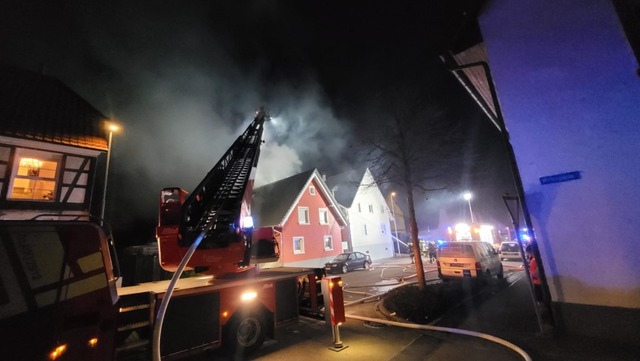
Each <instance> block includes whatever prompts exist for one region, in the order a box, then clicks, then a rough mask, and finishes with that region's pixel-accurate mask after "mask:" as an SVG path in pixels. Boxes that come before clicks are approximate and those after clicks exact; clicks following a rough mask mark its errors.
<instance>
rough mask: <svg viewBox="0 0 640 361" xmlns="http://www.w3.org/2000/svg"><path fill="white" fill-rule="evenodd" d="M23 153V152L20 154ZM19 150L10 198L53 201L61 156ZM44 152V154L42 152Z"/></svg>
mask: <svg viewBox="0 0 640 361" xmlns="http://www.w3.org/2000/svg"><path fill="white" fill-rule="evenodd" d="M20 153H23V154H20ZM26 153H27V152H19V153H18V156H17V157H16V159H17V162H16V164H15V165H14V172H13V179H12V181H11V186H10V193H9V195H8V197H7V198H8V199H26V200H31V201H45V202H53V201H54V200H55V196H56V176H57V171H58V163H59V162H60V156H56V155H51V154H46V153H42V152H38V154H36V153H35V152H33V154H29V155H27V154H26ZM40 153H42V154H40Z"/></svg>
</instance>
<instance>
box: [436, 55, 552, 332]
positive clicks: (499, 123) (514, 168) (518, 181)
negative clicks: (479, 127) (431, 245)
mask: <svg viewBox="0 0 640 361" xmlns="http://www.w3.org/2000/svg"><path fill="white" fill-rule="evenodd" d="M441 59H442V60H443V61H444V62H445V64H446V65H447V66H449V70H450V71H451V72H453V73H454V75H455V76H456V78H458V80H459V81H460V82H461V83H463V85H464V87H465V88H467V90H469V88H468V85H467V84H466V82H464V80H463V79H462V78H461V77H460V76H459V75H458V74H457V72H459V71H462V70H464V69H468V68H473V67H482V69H483V70H484V72H485V75H486V76H487V83H488V84H487V85H488V86H489V91H490V92H491V98H492V99H493V106H494V109H495V117H491V116H490V117H489V118H490V119H491V120H492V122H493V123H494V125H496V127H498V130H499V131H500V134H501V136H502V140H503V142H504V144H505V146H506V147H507V154H508V156H509V166H510V168H511V173H512V175H513V180H514V183H515V187H516V192H517V193H518V198H519V199H520V204H521V206H522V215H523V217H524V221H525V225H526V227H527V232H528V233H529V236H530V237H531V239H532V240H534V242H535V236H534V234H533V232H532V231H531V230H532V229H533V224H532V222H531V214H530V213H529V208H528V207H527V201H526V198H525V194H524V186H523V185H522V178H521V176H520V170H519V169H518V164H517V162H516V156H515V153H514V151H513V147H512V146H511V140H510V138H509V132H508V131H507V128H506V126H505V123H504V118H503V117H502V109H501V108H500V103H499V102H498V95H497V93H496V89H495V85H494V83H493V77H492V76H491V71H490V69H489V64H488V63H487V62H486V61H478V62H474V63H469V64H464V65H455V66H452V64H451V61H447V59H445V57H441ZM470 94H472V96H473V94H474V93H473V92H471V93H470ZM474 99H475V100H476V101H477V102H478V103H479V104H480V102H479V100H478V99H477V98H476V97H475V96H474ZM481 106H482V105H481ZM482 109H483V110H484V111H485V113H487V111H488V109H485V107H482ZM494 119H495V121H494ZM516 232H517V230H516ZM519 240H520V237H518V241H519ZM534 242H532V243H533V244H534V246H533V247H531V248H533V254H534V256H535V258H536V259H537V260H540V259H541V258H540V250H539V249H538V245H537V242H535V243H534ZM521 246H522V245H521ZM538 271H539V274H540V280H542V283H543V285H544V287H543V290H544V292H543V294H544V302H545V303H549V300H550V298H549V289H548V286H547V281H546V276H545V273H544V267H543V266H542V262H538ZM529 284H530V286H531V287H530V288H531V296H532V300H533V306H534V309H535V311H536V318H537V319H538V326H539V327H540V332H541V333H544V329H543V326H542V317H541V315H540V310H539V309H538V307H537V304H536V301H535V297H534V295H533V281H532V280H531V277H529Z"/></svg>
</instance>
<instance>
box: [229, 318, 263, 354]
mask: <svg viewBox="0 0 640 361" xmlns="http://www.w3.org/2000/svg"><path fill="white" fill-rule="evenodd" d="M265 332H266V326H265V323H264V320H263V319H262V317H260V315H259V314H257V313H254V312H249V313H246V314H243V315H240V317H237V318H235V319H234V320H232V321H231V323H230V324H229V325H227V328H226V330H225V333H224V337H225V339H224V346H225V347H227V348H228V349H230V350H232V351H233V352H234V354H236V355H239V356H247V355H250V354H251V353H253V352H255V351H257V350H258V349H259V348H260V346H262V343H263V342H264V339H265Z"/></svg>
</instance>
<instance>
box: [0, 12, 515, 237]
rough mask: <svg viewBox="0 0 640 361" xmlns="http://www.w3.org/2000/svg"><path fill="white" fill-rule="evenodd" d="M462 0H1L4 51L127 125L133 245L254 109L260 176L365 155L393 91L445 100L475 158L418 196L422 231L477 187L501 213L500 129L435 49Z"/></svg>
mask: <svg viewBox="0 0 640 361" xmlns="http://www.w3.org/2000/svg"><path fill="white" fill-rule="evenodd" d="M464 3H466V2H465V1H445V0H442V1H423V2H418V1H394V2H390V1H384V2H383V1H366V2H365V1H361V2H358V1H357V2H350V4H343V2H342V1H299V0H296V1H293V0H291V1H271V0H263V1H188V2H179V1H155V2H152V1H105V2H86V1H79V0H78V1H56V0H52V1H45V0H42V1H23V0H22V1H21V0H8V1H7V0H5V1H3V2H2V4H1V5H0V54H2V55H1V58H0V59H2V63H4V64H8V65H14V66H19V67H22V68H25V69H28V70H32V71H36V72H39V71H43V72H44V73H45V74H47V75H49V76H53V77H55V78H58V79H60V80H61V81H62V82H63V83H65V84H66V85H67V86H69V87H70V88H71V89H73V90H74V91H75V92H77V93H78V94H79V95H80V96H81V97H83V98H85V99H86V100H87V101H89V103H91V104H92V105H93V106H94V107H96V108H97V109H98V110H100V111H101V112H102V113H103V114H104V115H105V116H107V117H109V118H112V119H114V120H115V121H118V122H120V123H121V124H122V125H123V127H124V130H123V132H122V133H121V134H117V135H115V136H114V141H113V153H112V159H111V173H110V179H109V189H108V206H107V219H108V220H110V223H111V224H112V226H113V227H114V229H116V231H117V232H121V233H122V235H123V236H122V237H124V238H126V239H125V240H120V241H121V242H124V243H125V244H141V243H146V242H149V241H152V240H153V232H154V229H153V226H154V222H155V219H156V212H157V198H158V194H159V191H160V189H161V188H162V187H168V186H179V187H182V188H184V189H187V190H189V189H192V188H193V187H194V186H196V185H197V183H198V182H199V181H200V179H202V177H203V176H204V175H205V174H206V172H207V171H208V170H209V169H210V168H211V167H212V166H213V165H214V164H215V163H216V162H217V161H218V159H219V158H220V157H221V156H222V154H223V153H224V152H225V151H226V149H227V148H228V147H229V145H230V144H231V143H232V142H233V140H234V139H235V137H237V136H238V135H239V134H240V133H241V131H242V130H243V129H244V128H245V127H246V126H247V124H248V122H249V121H250V120H251V119H252V116H253V113H254V111H255V110H256V109H257V108H258V107H260V106H262V105H265V106H267V108H268V109H269V111H270V113H271V115H272V117H273V118H274V122H272V123H271V124H269V126H268V127H267V129H266V131H265V140H266V143H265V145H264V147H263V151H262V156H261V159H260V163H259V173H258V176H257V179H256V182H257V183H258V184H260V183H262V184H264V183H268V182H271V181H275V180H278V179H281V178H284V177H286V176H289V175H293V174H295V173H298V172H301V171H305V170H308V169H312V168H318V169H319V170H320V171H321V172H323V173H328V174H335V173H338V172H342V171H345V170H349V169H351V168H353V167H354V165H358V166H359V165H360V162H359V161H358V158H357V152H355V151H354V149H355V148H357V147H358V146H359V145H360V144H361V143H362V141H361V140H362V137H366V136H367V135H366V134H367V133H366V131H365V130H366V128H367V125H368V124H370V122H371V120H372V119H378V120H379V119H383V120H384V119H385V117H387V116H389V114H386V113H385V107H383V106H381V105H382V104H383V103H386V102H388V101H389V99H388V97H393V96H394V95H393V94H394V91H393V90H394V89H397V88H399V87H402V88H403V89H413V90H414V92H415V94H416V95H419V94H425V98H426V97H429V99H433V101H434V102H436V103H438V104H439V106H440V107H441V108H442V109H443V110H444V112H445V114H446V115H445V117H444V118H445V121H448V122H456V123H459V124H460V125H461V127H460V129H461V132H462V134H463V136H464V141H463V142H461V144H460V147H459V148H460V152H462V154H463V155H464V154H469V155H471V154H473V155H474V157H473V159H475V160H474V162H473V164H471V162H462V163H460V162H452V169H451V170H450V172H449V173H450V174H449V181H448V182H447V185H448V189H447V190H446V191H443V192H439V193H434V194H417V195H416V200H417V201H418V205H419V208H418V211H419V214H418V215H419V219H418V222H419V226H420V228H421V232H422V231H423V230H424V229H426V228H427V226H429V227H430V228H433V227H435V226H437V225H438V224H437V223H438V222H437V218H434V217H433V215H434V214H435V213H437V212H434V209H439V208H448V209H450V210H452V212H453V213H454V214H455V213H456V212H458V213H459V215H460V216H463V215H464V214H465V213H462V212H463V211H464V210H466V208H465V207H466V206H467V205H466V202H464V201H461V199H460V197H459V192H460V191H461V190H463V189H470V190H471V191H472V192H474V194H477V197H476V199H474V200H473V208H474V215H479V216H480V217H482V218H484V219H485V220H487V221H493V220H498V221H500V222H502V223H504V224H508V222H509V220H508V215H507V212H506V209H505V208H504V205H503V203H502V199H501V196H502V194H503V193H505V192H511V193H513V190H512V188H513V186H512V183H513V182H512V181H511V178H510V173H509V168H508V163H507V161H506V156H505V150H504V147H503V145H502V144H501V143H500V136H499V133H498V131H497V130H496V129H495V128H493V127H492V125H491V123H490V122H489V120H488V119H487V118H486V117H485V116H484V115H483V114H482V113H481V112H480V110H479V108H478V107H477V106H476V105H475V104H474V103H473V101H472V100H471V98H470V96H469V95H468V94H466V93H465V92H464V91H463V89H462V87H461V85H460V84H458V83H457V81H456V80H455V78H454V77H453V75H452V74H451V73H450V72H449V71H448V70H447V69H446V68H445V66H444V65H443V64H442V62H441V61H440V60H439V58H438V55H439V54H440V53H441V52H442V51H443V49H445V48H446V47H447V46H448V45H449V44H450V43H451V42H452V41H453V40H455V39H457V38H458V35H459V34H460V33H464V32H465V31H464V30H465V29H466V28H465V23H466V20H467V17H466V16H465V13H464V9H463V7H462V5H464ZM467 16H468V14H467ZM458 158H459V157H458ZM468 159H471V156H469V158H468ZM454 163H455V164H454ZM385 190H387V189H385ZM427 198H428V199H427ZM131 230H134V231H133V232H131Z"/></svg>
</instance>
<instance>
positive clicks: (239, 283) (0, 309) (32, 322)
mask: <svg viewBox="0 0 640 361" xmlns="http://www.w3.org/2000/svg"><path fill="white" fill-rule="evenodd" d="M268 119H269V116H268V114H267V113H266V111H265V110H264V109H260V110H259V111H258V112H257V113H256V116H255V118H254V119H253V121H252V122H251V124H250V125H249V126H248V128H247V129H246V130H245V131H244V132H243V133H242V134H241V135H240V136H239V137H238V138H237V139H236V140H235V142H234V143H233V144H232V145H231V147H230V148H229V149H228V150H227V152H226V153H225V154H224V155H223V157H222V158H221V159H220V160H219V161H218V163H217V164H216V165H215V166H214V167H213V168H212V169H211V170H210V171H209V173H208V174H207V175H206V176H205V178H204V179H203V180H202V182H201V183H200V184H199V185H198V186H197V187H196V188H195V190H193V191H192V192H191V193H188V192H186V191H184V190H182V189H180V188H177V187H173V188H165V189H163V190H162V191H161V194H160V207H159V214H158V225H157V227H156V238H157V242H158V249H159V258H158V259H159V262H160V265H161V267H163V268H164V269H165V270H167V271H170V272H174V276H175V275H180V274H181V273H182V272H181V268H185V269H188V270H192V271H193V272H191V273H192V274H193V275H192V276H190V277H181V278H179V279H178V277H174V279H173V280H171V282H170V281H157V282H147V283H140V284H137V285H133V286H127V287H121V286H118V282H116V281H117V275H116V274H114V271H113V269H114V265H117V262H116V259H117V257H115V250H114V247H113V241H112V239H111V238H110V236H109V235H108V232H107V231H106V230H105V228H104V227H101V226H100V225H99V223H97V222H95V220H94V219H93V218H92V217H91V215H88V214H87V215H86V216H76V217H67V218H64V217H46V216H45V217H37V218H35V219H30V220H0V241H1V244H0V270H2V273H1V275H0V277H1V278H0V280H1V281H2V283H1V284H0V331H1V332H2V335H3V337H2V338H0V339H1V340H2V341H0V346H1V347H2V357H1V358H2V359H7V360H17V361H22V360H24V361H27V360H28V361H33V360H36V361H39V360H101V361H112V360H141V359H142V360H149V359H151V355H152V354H153V356H158V357H159V358H161V359H162V360H174V359H180V358H184V357H186V356H189V355H193V354H194V353H199V352H203V351H207V350H215V349H218V348H222V347H224V348H225V349H227V350H229V352H234V353H235V354H236V355H239V356H245V355H248V354H250V353H251V352H253V351H255V350H256V349H258V348H259V347H260V346H261V344H262V343H263V341H264V340H265V338H268V337H273V336H274V334H275V329H276V327H278V326H281V325H286V324H289V323H291V322H295V321H297V320H298V317H299V315H300V314H305V315H311V316H316V317H319V318H321V317H324V313H323V311H322V299H323V298H322V294H321V291H320V279H321V278H322V276H323V275H324V271H323V269H312V268H309V269H301V268H289V267H278V268H269V269H262V270H261V269H259V267H257V264H259V263H261V262H272V261H274V260H277V258H278V257H279V250H278V248H277V243H276V242H275V239H274V234H273V231H269V230H268V229H261V230H254V229H253V224H252V222H251V218H250V215H251V193H252V188H253V179H254V177H255V171H256V166H257V162H258V158H259V153H260V145H261V143H262V133H263V126H264V123H265V121H267V120H268ZM174 281H175V286H176V287H175V289H173V288H172V287H171V286H172V283H173V282H174ZM169 300H170V301H169ZM167 301H169V302H167ZM163 305H164V306H166V312H160V311H162V306H163ZM167 305H168V306H167Z"/></svg>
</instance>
